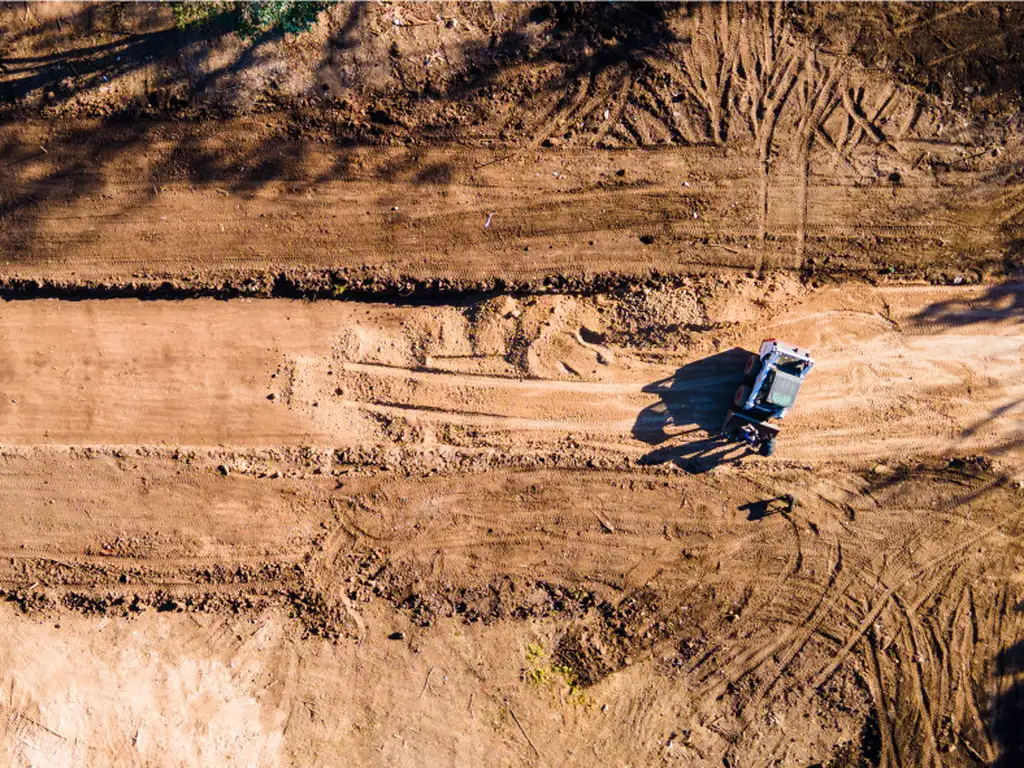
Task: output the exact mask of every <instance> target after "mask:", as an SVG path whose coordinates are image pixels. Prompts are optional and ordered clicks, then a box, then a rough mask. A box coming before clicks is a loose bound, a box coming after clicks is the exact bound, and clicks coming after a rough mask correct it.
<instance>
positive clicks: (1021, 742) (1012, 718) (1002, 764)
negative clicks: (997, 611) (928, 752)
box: [988, 603, 1024, 768]
mask: <svg viewBox="0 0 1024 768" xmlns="http://www.w3.org/2000/svg"><path fill="white" fill-rule="evenodd" d="M1015 610H1016V611H1017V612H1018V613H1019V612H1021V611H1022V610H1024V603H1020V604H1018V605H1017V606H1016V609H1015ZM1022 673H1024V641H1021V642H1018V643H1016V644H1014V645H1012V646H1010V647H1009V648H1004V649H1003V650H1002V651H1000V652H999V655H998V656H997V657H996V676H997V677H1000V678H1003V677H1008V678H1014V677H1015V678H1017V679H1016V680H1014V682H1013V683H1012V684H1011V685H1010V686H1008V687H1007V688H1005V689H1003V690H1002V691H1001V692H1000V693H998V694H997V695H996V696H995V698H994V699H993V700H992V704H991V707H990V708H989V711H988V726H989V733H990V734H991V736H992V739H993V741H994V742H995V743H996V746H997V747H998V748H999V757H998V758H996V761H995V762H994V763H992V766H993V768H1016V766H1020V765H1024V677H1021V674H1022Z"/></svg>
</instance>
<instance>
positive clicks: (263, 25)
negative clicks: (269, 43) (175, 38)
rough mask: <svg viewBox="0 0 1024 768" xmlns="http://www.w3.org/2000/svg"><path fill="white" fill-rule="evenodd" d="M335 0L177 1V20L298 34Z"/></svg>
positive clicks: (183, 24) (246, 32)
mask: <svg viewBox="0 0 1024 768" xmlns="http://www.w3.org/2000/svg"><path fill="white" fill-rule="evenodd" d="M333 4H334V2H332V1H328V2H303V0H259V2H235V1H233V0H223V1H221V2H198V1H196V0H193V1H192V2H183V3H173V4H172V5H173V8H172V10H173V12H174V23H175V24H176V25H177V26H178V28H179V29H185V28H187V27H196V26H202V25H205V24H209V23H211V22H213V21H214V20H219V19H224V20H226V21H228V22H230V25H231V27H232V28H233V29H234V30H235V31H236V32H238V34H239V35H240V36H241V37H247V38H248V37H256V36H257V35H264V34H267V33H271V32H278V31H280V32H284V33H287V34H292V35H297V34H300V33H302V32H305V31H306V30H308V29H309V28H310V27H312V26H313V25H314V24H315V23H316V21H317V19H318V18H319V17H320V14H321V12H323V11H324V10H326V9H327V8H329V7H330V6H331V5H333Z"/></svg>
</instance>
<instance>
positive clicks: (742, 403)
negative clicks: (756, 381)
mask: <svg viewBox="0 0 1024 768" xmlns="http://www.w3.org/2000/svg"><path fill="white" fill-rule="evenodd" d="M748 397H750V387H748V386H747V385H746V384H744V385H743V386H741V387H740V388H739V389H737V390H736V394H735V395H733V396H732V403H733V405H735V406H736V407H737V408H746V407H747V398H748Z"/></svg>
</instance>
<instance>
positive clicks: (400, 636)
mask: <svg viewBox="0 0 1024 768" xmlns="http://www.w3.org/2000/svg"><path fill="white" fill-rule="evenodd" d="M388 640H405V632H392V633H391V634H390V635H388Z"/></svg>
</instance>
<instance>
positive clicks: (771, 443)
mask: <svg viewBox="0 0 1024 768" xmlns="http://www.w3.org/2000/svg"><path fill="white" fill-rule="evenodd" d="M757 452H758V453H760V454H761V455H762V456H771V455H772V454H773V453H775V438H774V437H773V438H770V439H768V440H765V441H764V442H763V443H761V447H760V448H759V449H758V451H757Z"/></svg>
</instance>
